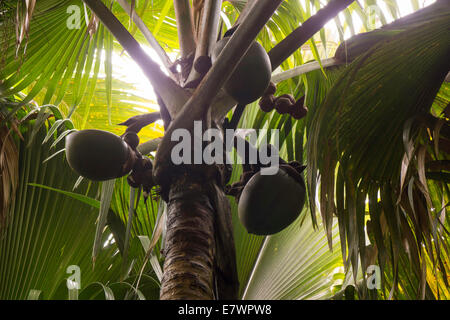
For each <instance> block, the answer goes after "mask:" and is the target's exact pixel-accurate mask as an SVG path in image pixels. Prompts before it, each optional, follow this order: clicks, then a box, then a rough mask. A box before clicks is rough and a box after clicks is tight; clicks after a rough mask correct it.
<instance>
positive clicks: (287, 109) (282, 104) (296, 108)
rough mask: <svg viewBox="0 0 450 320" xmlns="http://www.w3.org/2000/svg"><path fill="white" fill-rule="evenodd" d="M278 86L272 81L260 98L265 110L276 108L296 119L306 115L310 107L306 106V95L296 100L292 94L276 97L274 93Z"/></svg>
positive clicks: (279, 111) (262, 108)
mask: <svg viewBox="0 0 450 320" xmlns="http://www.w3.org/2000/svg"><path fill="white" fill-rule="evenodd" d="M276 91H277V87H276V85H275V84H274V83H273V82H270V84H269V86H268V87H267V89H266V91H264V94H263V95H262V97H261V99H260V100H259V107H260V108H261V110H262V111H264V112H270V111H272V110H273V109H275V110H276V111H277V112H278V113H279V114H289V115H290V116H291V117H292V118H294V119H301V118H303V117H304V116H306V113H307V112H308V108H306V106H305V104H304V103H305V96H303V97H301V98H300V99H298V100H297V101H295V99H294V97H293V96H292V95H290V94H283V95H281V96H279V97H275V96H274V94H275V92H276Z"/></svg>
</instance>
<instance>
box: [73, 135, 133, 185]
mask: <svg viewBox="0 0 450 320" xmlns="http://www.w3.org/2000/svg"><path fill="white" fill-rule="evenodd" d="M130 153H131V152H130V148H129V146H128V145H127V144H126V143H125V142H124V141H123V140H122V139H121V138H120V137H119V136H117V135H115V134H113V133H111V132H107V131H103V130H93V129H90V130H81V131H77V132H74V133H71V134H69V135H68V136H67V137H66V157H67V162H68V163H69V165H70V167H71V168H72V169H73V170H74V171H75V172H77V173H78V174H79V175H80V176H82V177H85V178H88V179H90V180H94V181H104V180H109V179H114V178H118V177H121V176H124V175H125V174H127V173H128V172H129V170H130V168H129V165H127V163H128V161H127V160H129V158H130V156H131V155H130Z"/></svg>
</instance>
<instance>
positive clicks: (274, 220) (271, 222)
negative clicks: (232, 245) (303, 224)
mask: <svg viewBox="0 0 450 320" xmlns="http://www.w3.org/2000/svg"><path fill="white" fill-rule="evenodd" d="M305 194H306V186H305V183H304V181H303V179H300V181H298V180H296V179H294V178H292V177H291V176H290V175H289V174H287V173H286V171H284V170H283V169H282V168H280V169H279V170H278V172H277V173H276V174H275V175H261V171H260V172H258V173H256V174H255V175H254V176H253V177H252V178H251V179H250V180H249V181H248V182H247V184H246V185H245V188H244V190H243V191H242V194H241V197H240V198H239V205H238V213H239V219H240V221H241V223H242V224H243V225H244V227H245V228H246V229H247V231H248V232H249V233H253V234H257V235H271V234H274V233H277V232H280V231H281V230H283V229H284V228H286V227H287V226H289V225H290V224H291V223H292V222H294V220H295V219H297V217H298V216H299V215H300V212H301V211H302V209H303V205H304V204H305Z"/></svg>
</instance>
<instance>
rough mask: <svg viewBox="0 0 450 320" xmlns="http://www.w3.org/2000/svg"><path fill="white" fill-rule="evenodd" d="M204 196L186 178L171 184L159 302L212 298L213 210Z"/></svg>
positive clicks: (200, 188)
mask: <svg viewBox="0 0 450 320" xmlns="http://www.w3.org/2000/svg"><path fill="white" fill-rule="evenodd" d="M207 194H208V190H206V188H205V186H204V185H203V184H201V183H199V182H193V181H191V180H190V179H189V177H187V176H183V177H182V178H181V179H180V180H178V181H177V182H175V183H174V184H172V185H171V190H170V194H169V202H168V209H167V222H166V226H167V232H166V243H165V247H164V255H165V261H164V276H163V278H162V280H161V292H160V298H161V300H169V299H170V300H182V299H189V300H194V299H199V300H200V299H201V300H211V299H214V296H215V295H214V287H213V283H214V282H213V277H214V271H213V267H214V254H215V241H214V209H213V205H212V204H211V201H210V199H209V197H208V196H207Z"/></svg>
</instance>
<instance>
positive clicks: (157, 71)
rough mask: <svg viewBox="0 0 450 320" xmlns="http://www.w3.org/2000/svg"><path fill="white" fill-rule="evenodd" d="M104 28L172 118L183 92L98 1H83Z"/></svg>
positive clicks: (184, 99)
mask: <svg viewBox="0 0 450 320" xmlns="http://www.w3.org/2000/svg"><path fill="white" fill-rule="evenodd" d="M83 1H84V2H85V3H86V4H87V5H88V6H89V8H90V9H91V10H92V11H93V12H94V13H95V15H96V16H97V17H98V18H99V19H100V21H101V22H102V23H103V24H104V25H105V27H106V28H108V30H109V31H110V32H111V33H112V34H113V35H114V37H115V38H116V39H117V41H119V43H120V44H121V45H122V47H123V48H124V49H125V50H126V51H127V52H128V54H129V55H130V56H131V58H132V59H133V60H134V61H135V62H136V63H137V64H138V65H139V67H140V68H141V69H142V71H143V72H144V74H145V76H146V77H147V78H148V79H149V81H150V83H151V84H152V86H153V88H154V90H155V91H156V92H157V93H158V94H159V95H160V96H161V98H162V100H163V101H164V103H165V105H166V107H167V109H168V110H169V113H170V115H171V116H172V117H174V116H175V114H176V113H177V111H178V110H179V109H180V108H181V107H182V106H183V105H184V103H185V102H186V101H187V100H188V93H187V92H185V91H184V90H183V89H182V88H181V87H180V86H178V85H177V84H176V83H175V81H173V80H172V79H170V78H169V77H168V76H166V75H165V74H164V73H163V72H162V71H161V68H160V67H159V65H158V64H157V63H156V62H154V61H153V60H152V59H151V58H150V57H149V56H148V55H147V54H146V53H145V51H144V50H143V49H142V48H141V46H140V45H139V43H138V42H137V41H136V39H135V38H133V36H132V35H131V34H130V33H129V32H128V30H127V29H126V28H125V27H124V26H123V25H122V23H120V21H119V20H118V19H117V18H116V17H115V16H114V14H113V13H112V12H111V11H110V10H109V9H108V8H107V7H106V6H105V5H104V4H103V3H102V2H101V1H99V0H83Z"/></svg>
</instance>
